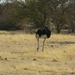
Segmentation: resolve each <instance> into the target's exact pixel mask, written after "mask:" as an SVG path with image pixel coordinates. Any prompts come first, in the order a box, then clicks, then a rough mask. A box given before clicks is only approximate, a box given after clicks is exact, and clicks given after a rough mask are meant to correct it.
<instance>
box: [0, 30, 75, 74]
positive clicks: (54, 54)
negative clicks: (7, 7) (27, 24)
mask: <svg viewBox="0 0 75 75" xmlns="http://www.w3.org/2000/svg"><path fill="white" fill-rule="evenodd" d="M42 41H43V40H42V39H40V50H39V51H38V52H37V50H36V47H37V41H36V38H35V34H23V33H17V34H12V33H9V32H6V31H0V75H75V35H71V34H69V35H67V34H66V35H64V34H60V35H58V34H52V35H51V38H49V39H47V40H46V42H45V49H44V52H42Z"/></svg>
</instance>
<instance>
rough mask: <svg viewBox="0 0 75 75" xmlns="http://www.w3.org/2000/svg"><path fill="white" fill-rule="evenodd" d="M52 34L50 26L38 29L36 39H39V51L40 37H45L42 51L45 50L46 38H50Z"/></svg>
mask: <svg viewBox="0 0 75 75" xmlns="http://www.w3.org/2000/svg"><path fill="white" fill-rule="evenodd" d="M50 36H51V30H50V29H49V28H48V27H46V26H45V27H44V28H43V29H38V30H37V32H36V39H37V44H38V47H37V51H38V50H39V38H43V39H44V40H43V46H42V51H44V43H45V40H46V38H49V37H50Z"/></svg>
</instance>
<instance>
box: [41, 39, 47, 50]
mask: <svg viewBox="0 0 75 75" xmlns="http://www.w3.org/2000/svg"><path fill="white" fill-rule="evenodd" d="M45 40H46V38H44V41H43V46H42V51H44V44H45Z"/></svg>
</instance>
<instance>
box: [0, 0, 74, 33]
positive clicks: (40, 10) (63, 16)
mask: <svg viewBox="0 0 75 75" xmlns="http://www.w3.org/2000/svg"><path fill="white" fill-rule="evenodd" d="M9 1H10V0H6V2H5V3H1V4H0V30H20V29H25V27H26V26H27V25H28V26H31V27H36V28H38V27H44V26H45V25H47V26H48V27H51V28H52V29H55V30H56V31H57V33H60V32H61V30H62V29H68V30H71V32H74V30H75V0H26V1H25V2H23V1H22V0H20V1H17V0H11V1H10V2H9Z"/></svg>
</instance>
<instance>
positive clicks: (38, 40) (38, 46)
mask: <svg viewBox="0 0 75 75" xmlns="http://www.w3.org/2000/svg"><path fill="white" fill-rule="evenodd" d="M37 45H38V46H37V51H38V50H39V38H38V39H37Z"/></svg>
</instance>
